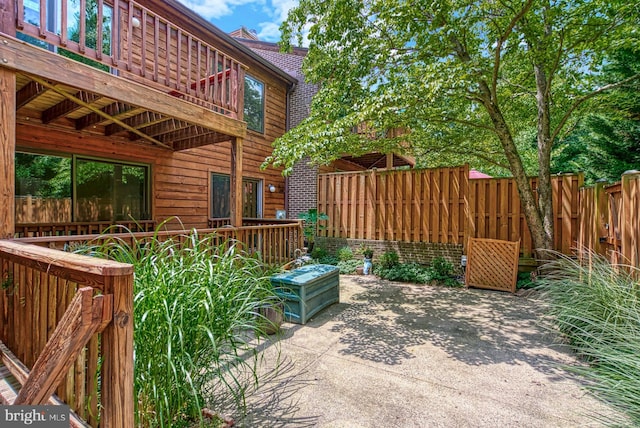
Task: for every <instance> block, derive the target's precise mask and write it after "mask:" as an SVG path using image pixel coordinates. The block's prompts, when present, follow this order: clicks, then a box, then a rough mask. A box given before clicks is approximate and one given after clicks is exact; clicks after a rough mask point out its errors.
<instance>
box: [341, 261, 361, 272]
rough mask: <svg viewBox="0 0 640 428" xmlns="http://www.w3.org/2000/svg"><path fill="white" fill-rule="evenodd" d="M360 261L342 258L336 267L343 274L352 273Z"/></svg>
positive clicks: (359, 264)
mask: <svg viewBox="0 0 640 428" xmlns="http://www.w3.org/2000/svg"><path fill="white" fill-rule="evenodd" d="M361 263H362V262H361V261H360V260H356V259H351V260H343V261H339V262H338V265H337V266H338V268H339V269H340V273H341V274H343V275H353V274H354V273H356V268H358V267H360V266H361Z"/></svg>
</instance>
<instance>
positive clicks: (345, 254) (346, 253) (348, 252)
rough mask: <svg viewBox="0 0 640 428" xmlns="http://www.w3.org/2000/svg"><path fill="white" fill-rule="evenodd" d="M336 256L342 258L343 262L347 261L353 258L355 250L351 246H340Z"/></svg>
mask: <svg viewBox="0 0 640 428" xmlns="http://www.w3.org/2000/svg"><path fill="white" fill-rule="evenodd" d="M336 256H337V257H338V260H340V261H341V262H346V261H348V260H351V259H353V250H352V249H351V248H350V247H342V248H338V251H337V252H336Z"/></svg>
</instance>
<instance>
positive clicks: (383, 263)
mask: <svg viewBox="0 0 640 428" xmlns="http://www.w3.org/2000/svg"><path fill="white" fill-rule="evenodd" d="M398 263H400V257H399V256H398V253H397V252H395V251H393V250H392V251H386V252H384V253H382V255H381V256H380V258H379V259H378V263H377V265H378V266H380V267H381V268H383V269H390V268H392V267H394V266H396V265H397V264H398Z"/></svg>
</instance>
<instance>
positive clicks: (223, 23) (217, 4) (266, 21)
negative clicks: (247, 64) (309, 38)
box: [179, 0, 298, 42]
mask: <svg viewBox="0 0 640 428" xmlns="http://www.w3.org/2000/svg"><path fill="white" fill-rule="evenodd" d="M179 1H180V2H181V3H183V4H184V5H186V6H187V7H189V8H190V9H191V10H193V11H195V12H196V13H198V14H199V15H201V16H202V17H204V18H205V19H207V20H208V21H210V22H211V23H212V24H214V25H215V26H217V27H219V28H220V29H221V30H222V31H224V32H226V33H228V32H230V31H233V30H236V29H238V28H240V27H241V26H245V27H247V28H249V29H253V30H256V32H257V33H258V37H259V38H260V40H263V41H267V42H277V41H279V40H280V30H279V27H280V24H281V23H282V21H284V20H285V18H286V17H287V13H288V11H289V9H291V8H292V7H295V6H296V5H297V4H298V0H179Z"/></svg>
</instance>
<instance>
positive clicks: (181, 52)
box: [0, 0, 246, 150]
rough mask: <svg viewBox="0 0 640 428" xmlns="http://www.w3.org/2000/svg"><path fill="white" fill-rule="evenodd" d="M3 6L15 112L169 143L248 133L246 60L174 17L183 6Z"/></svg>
mask: <svg viewBox="0 0 640 428" xmlns="http://www.w3.org/2000/svg"><path fill="white" fill-rule="evenodd" d="M5 6H6V7H3V8H2V10H0V12H2V25H1V26H0V68H4V69H8V70H11V71H13V72H15V74H16V104H17V105H16V113H17V117H16V119H17V121H18V122H31V123H33V122H34V121H36V122H37V123H43V124H46V125H49V126H60V127H65V128H67V129H69V128H71V129H76V130H78V131H85V132H90V133H96V134H101V135H105V136H115V137H123V138H127V139H129V140H131V141H140V142H145V143H149V144H153V145H156V146H159V147H163V148H166V149H170V150H183V149H188V148H194V147H199V146H202V145H208V144H215V143H218V142H222V141H229V140H233V139H235V138H244V137H245V135H246V124H245V123H244V122H243V110H244V73H245V69H246V66H245V65H243V64H242V63H241V62H239V61H238V60H237V59H236V58H234V57H232V56H230V55H229V54H228V53H226V52H223V51H221V50H220V49H219V48H217V47H216V46H217V44H218V43H219V40H218V39H217V38H216V37H218V36H216V35H214V34H209V33H206V32H205V33H202V34H200V37H198V36H196V35H194V34H193V32H190V31H189V29H188V28H183V27H181V26H179V25H176V24H175V23H174V20H176V19H178V18H179V17H181V15H180V12H179V11H176V10H174V9H172V8H168V9H166V8H163V4H162V3H154V2H151V3H149V4H147V6H145V5H143V4H140V3H137V2H136V1H133V0H116V1H114V2H111V1H105V0H96V1H95V2H89V1H88V0H80V1H79V3H78V2H71V0H60V1H58V2H45V1H41V2H29V3H27V2H25V0H9V1H8V5H5ZM156 9H157V10H156ZM96 22H98V23H101V24H96ZM180 22H182V21H180ZM183 25H184V24H183ZM71 58H74V59H71ZM88 64H90V65H88Z"/></svg>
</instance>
